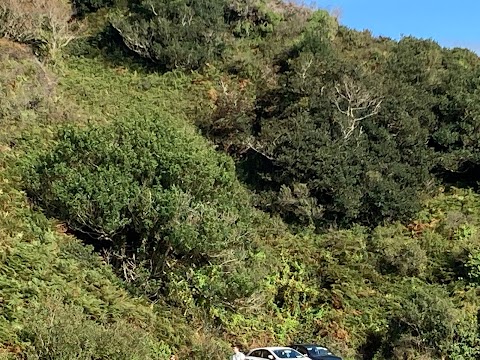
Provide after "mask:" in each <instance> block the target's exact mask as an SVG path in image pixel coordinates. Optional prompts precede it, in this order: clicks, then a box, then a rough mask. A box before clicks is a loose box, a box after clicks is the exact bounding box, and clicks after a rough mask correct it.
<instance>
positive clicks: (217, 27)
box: [111, 0, 226, 70]
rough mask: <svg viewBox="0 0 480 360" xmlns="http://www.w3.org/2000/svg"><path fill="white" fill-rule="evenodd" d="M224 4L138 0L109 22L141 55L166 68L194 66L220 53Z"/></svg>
mask: <svg viewBox="0 0 480 360" xmlns="http://www.w3.org/2000/svg"><path fill="white" fill-rule="evenodd" d="M224 7H225V1H224V0H214V1H208V0H200V1H190V0H182V1H175V2H173V1H164V0H155V1H153V2H152V1H146V0H138V1H134V2H131V3H130V5H129V13H128V15H114V16H113V18H112V20H111V24H112V26H113V27H114V28H115V29H116V30H117V32H118V34H119V35H120V36H121V37H122V39H123V42H124V44H125V45H126V46H127V47H128V48H129V49H131V50H132V51H133V52H135V53H137V54H138V55H140V56H141V57H144V58H147V59H149V60H151V61H153V62H155V63H157V64H159V65H160V66H162V67H164V68H165V69H167V70H171V69H175V68H183V69H197V68H199V67H201V66H203V65H205V63H207V62H211V61H213V60H214V59H216V58H217V57H218V56H220V55H221V53H222V50H223V48H224V39H223V38H224V32H225V29H226V27H225V23H224V17H223V16H224Z"/></svg>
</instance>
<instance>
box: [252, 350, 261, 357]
mask: <svg viewBox="0 0 480 360" xmlns="http://www.w3.org/2000/svg"><path fill="white" fill-rule="evenodd" d="M249 356H253V357H258V358H261V357H262V350H255V351H252V353H251V354H250V355H249Z"/></svg>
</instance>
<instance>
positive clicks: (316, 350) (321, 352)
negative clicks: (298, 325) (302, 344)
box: [307, 346, 332, 356]
mask: <svg viewBox="0 0 480 360" xmlns="http://www.w3.org/2000/svg"><path fill="white" fill-rule="evenodd" d="M307 350H308V354H309V355H314V356H326V355H332V353H331V352H330V351H329V350H328V349H327V348H326V347H323V346H309V347H307Z"/></svg>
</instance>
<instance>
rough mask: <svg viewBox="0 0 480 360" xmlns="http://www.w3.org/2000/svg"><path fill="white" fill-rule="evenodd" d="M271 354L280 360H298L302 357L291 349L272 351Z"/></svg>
mask: <svg viewBox="0 0 480 360" xmlns="http://www.w3.org/2000/svg"><path fill="white" fill-rule="evenodd" d="M273 352H274V353H275V355H277V357H279V358H280V359H299V358H303V357H304V356H303V355H302V354H300V353H299V352H298V351H296V350H293V349H279V350H273Z"/></svg>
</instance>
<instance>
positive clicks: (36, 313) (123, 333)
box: [21, 298, 168, 360]
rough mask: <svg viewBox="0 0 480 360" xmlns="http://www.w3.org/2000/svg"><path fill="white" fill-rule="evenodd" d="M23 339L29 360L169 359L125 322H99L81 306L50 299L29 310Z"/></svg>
mask: <svg viewBox="0 0 480 360" xmlns="http://www.w3.org/2000/svg"><path fill="white" fill-rule="evenodd" d="M26 319H27V320H26V321H25V323H24V324H23V331H22V332H21V340H22V341H24V342H25V343H26V344H27V346H26V349H25V351H24V352H23V355H24V356H25V358H26V359H28V360H37V359H38V360H41V359H58V360H70V359H82V360H91V359H105V360H106V359H118V360H121V359H123V360H127V359H129V360H130V359H132V360H134V359H138V360H140V359H152V360H153V359H159V358H160V359H167V356H168V353H163V354H162V353H161V352H162V350H161V349H160V348H159V352H160V353H157V351H155V346H154V341H153V339H152V338H151V337H150V335H149V334H148V333H147V332H146V331H144V330H142V329H141V328H137V327H135V326H134V325H131V324H128V323H126V322H124V321H117V322H112V323H110V324H109V323H106V322H103V323H102V322H97V321H95V320H94V319H91V318H89V317H88V315H87V314H85V313H84V311H83V309H82V308H81V307H79V306H75V305H68V304H65V303H64V300H62V299H58V298H49V299H46V300H45V302H41V303H37V304H35V305H33V306H31V307H30V308H29V314H28V315H27V317H26Z"/></svg>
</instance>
